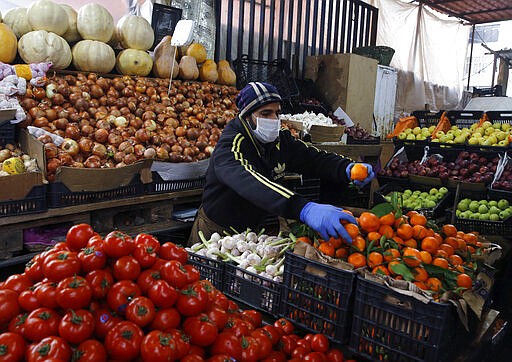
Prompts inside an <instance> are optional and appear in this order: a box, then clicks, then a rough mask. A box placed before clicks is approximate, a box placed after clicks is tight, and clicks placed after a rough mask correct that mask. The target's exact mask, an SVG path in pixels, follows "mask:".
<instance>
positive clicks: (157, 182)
mask: <svg viewBox="0 0 512 362" xmlns="http://www.w3.org/2000/svg"><path fill="white" fill-rule="evenodd" d="M151 177H152V179H153V181H152V182H151V183H148V184H145V185H144V188H145V193H146V194H160V193H166V192H175V191H184V190H191V189H201V188H203V187H204V185H205V184H206V177H200V178H195V179H191V180H170V181H165V180H164V179H163V178H162V177H161V176H160V175H159V174H158V172H155V171H153V172H151Z"/></svg>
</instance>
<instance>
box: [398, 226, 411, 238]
mask: <svg viewBox="0 0 512 362" xmlns="http://www.w3.org/2000/svg"><path fill="white" fill-rule="evenodd" d="M396 234H397V235H398V236H399V237H401V238H402V239H404V240H407V239H410V238H412V234H413V229H412V226H411V225H409V224H402V225H400V226H399V227H398V229H397V230H396Z"/></svg>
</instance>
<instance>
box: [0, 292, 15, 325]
mask: <svg viewBox="0 0 512 362" xmlns="http://www.w3.org/2000/svg"><path fill="white" fill-rule="evenodd" d="M19 313H20V307H19V305H18V293H16V292H15V291H13V290H10V289H3V290H0V324H5V323H9V322H10V321H11V319H13V318H14V317H16V315H18V314H19Z"/></svg>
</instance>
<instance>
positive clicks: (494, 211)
mask: <svg viewBox="0 0 512 362" xmlns="http://www.w3.org/2000/svg"><path fill="white" fill-rule="evenodd" d="M500 211H501V210H500V208H499V207H497V206H490V207H489V214H496V215H497V214H499V213H500Z"/></svg>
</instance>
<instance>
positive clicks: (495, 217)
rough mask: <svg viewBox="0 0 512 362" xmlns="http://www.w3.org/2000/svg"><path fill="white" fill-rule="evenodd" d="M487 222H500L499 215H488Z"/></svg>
mask: <svg viewBox="0 0 512 362" xmlns="http://www.w3.org/2000/svg"><path fill="white" fill-rule="evenodd" d="M489 220H491V221H500V215H498V214H490V215H489Z"/></svg>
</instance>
